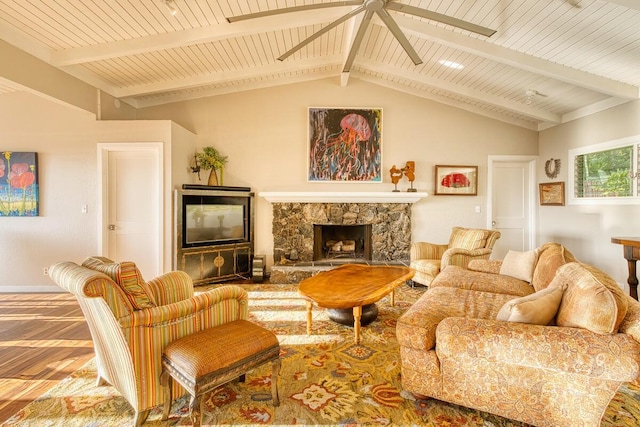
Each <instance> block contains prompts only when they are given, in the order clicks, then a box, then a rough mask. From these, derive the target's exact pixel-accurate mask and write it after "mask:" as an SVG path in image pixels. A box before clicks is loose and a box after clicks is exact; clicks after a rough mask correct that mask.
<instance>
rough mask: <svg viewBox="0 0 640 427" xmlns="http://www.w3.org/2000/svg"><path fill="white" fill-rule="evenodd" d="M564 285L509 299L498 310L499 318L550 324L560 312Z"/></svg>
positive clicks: (533, 323) (506, 320)
mask: <svg viewBox="0 0 640 427" xmlns="http://www.w3.org/2000/svg"><path fill="white" fill-rule="evenodd" d="M564 290H565V287H564V286H554V287H548V288H546V289H543V290H541V291H539V292H536V293H534V294H531V295H527V296H524V297H521V298H516V299H512V300H511V301H507V302H506V303H505V305H503V306H502V308H501V309H500V311H499V312H498V316H497V317H496V319H497V320H502V321H505V322H519V323H529V324H532V325H548V324H550V323H551V322H552V321H553V318H554V317H555V316H556V313H557V312H558V307H559V306H560V303H561V301H562V294H563V293H564Z"/></svg>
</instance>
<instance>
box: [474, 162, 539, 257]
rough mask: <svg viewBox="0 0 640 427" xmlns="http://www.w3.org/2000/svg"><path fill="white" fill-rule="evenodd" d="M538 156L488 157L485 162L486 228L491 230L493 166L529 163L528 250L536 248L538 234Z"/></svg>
mask: <svg viewBox="0 0 640 427" xmlns="http://www.w3.org/2000/svg"><path fill="white" fill-rule="evenodd" d="M537 161H538V156H530V155H522V156H520V155H490V156H488V160H487V210H486V212H487V228H488V229H492V228H493V224H492V221H493V166H494V164H495V163H506V162H528V163H529V248H528V249H534V248H536V247H537V239H536V236H537V234H538V230H537V221H536V213H537V209H536V200H537V199H536V195H537V192H536V187H537V186H536V183H537V179H536V170H537Z"/></svg>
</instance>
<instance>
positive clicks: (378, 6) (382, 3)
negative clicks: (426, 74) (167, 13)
mask: <svg viewBox="0 0 640 427" xmlns="http://www.w3.org/2000/svg"><path fill="white" fill-rule="evenodd" d="M341 6H357V7H356V8H355V9H353V10H352V11H350V12H349V13H347V14H345V15H344V16H342V17H340V18H338V19H336V20H335V21H333V22H331V23H330V24H329V25H327V26H326V27H324V28H322V29H321V30H319V31H317V32H315V33H314V34H312V35H311V36H309V37H307V38H306V39H304V40H303V41H301V42H300V43H298V44H297V45H296V46H294V47H293V48H291V49H290V50H288V51H287V52H285V53H283V54H282V55H280V57H278V60H280V61H284V60H285V59H286V58H288V57H289V56H291V55H292V54H293V53H295V52H296V51H298V50H299V49H301V48H302V47H304V46H306V45H307V44H309V43H311V42H312V41H313V40H315V39H317V38H318V37H320V36H321V35H323V34H325V33H327V32H328V31H330V30H332V29H333V28H335V27H337V26H338V25H340V24H342V23H343V22H345V21H347V20H349V19H351V18H353V17H355V16H357V15H359V14H360V13H362V12H364V17H363V18H362V22H361V23H360V26H359V27H358V31H357V32H356V35H355V38H354V40H353V44H352V45H351V50H350V51H349V55H348V56H347V60H346V61H345V64H344V68H343V70H342V71H343V72H344V73H348V72H349V71H350V70H351V66H352V65H353V61H354V59H355V56H356V54H357V53H358V49H359V48H360V44H361V43H362V39H363V38H364V35H365V32H366V30H367V28H368V26H369V24H370V23H371V19H372V18H373V15H374V14H375V15H378V17H380V19H381V20H382V22H384V24H385V25H386V26H387V28H388V29H389V31H391V33H392V34H393V36H394V37H395V38H396V40H398V42H399V43H400V45H401V46H402V48H403V49H404V51H405V52H406V53H407V55H409V57H410V58H411V60H412V61H413V63H414V64H415V65H419V64H422V59H421V58H420V56H418V53H417V52H416V51H415V49H414V48H413V46H411V44H410V43H409V40H407V37H406V36H405V35H404V33H403V32H402V30H401V29H400V27H399V26H398V24H397V23H396V21H395V20H394V19H393V18H392V17H391V15H390V14H389V11H390V10H392V11H394V12H401V13H406V14H409V15H414V16H418V17H420V18H425V19H429V20H431V21H437V22H441V23H443V24H447V25H451V26H454V27H458V28H461V29H463V30H467V31H470V32H473V33H477V34H481V35H483V36H487V37H491V36H492V35H493V34H495V30H492V29H490V28H486V27H482V26H480V25H476V24H473V23H471V22H467V21H463V20H461V19H457V18H454V17H452V16H447V15H443V14H440V13H437V12H432V11H429V10H426V9H421V8H419V7H415V6H409V5H407V4H402V3H398V2H396V1H394V0H353V1H336V2H331V3H316V4H308V5H303V6H294V7H286V8H282V9H273V10H266V11H264V12H256V13H250V14H247V15H239V16H233V17H230V18H227V21H228V22H230V23H232V22H238V21H244V20H247V19H255V18H263V17H265V16H272V15H279V14H283V13H290V12H301V11H305V10H313V9H323V8H328V7H341Z"/></svg>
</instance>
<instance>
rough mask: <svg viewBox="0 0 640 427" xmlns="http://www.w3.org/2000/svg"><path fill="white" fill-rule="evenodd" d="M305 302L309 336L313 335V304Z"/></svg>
mask: <svg viewBox="0 0 640 427" xmlns="http://www.w3.org/2000/svg"><path fill="white" fill-rule="evenodd" d="M305 302H306V303H307V335H311V320H312V319H313V315H312V314H311V309H312V308H313V303H312V302H311V301H305Z"/></svg>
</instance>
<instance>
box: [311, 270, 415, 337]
mask: <svg viewBox="0 0 640 427" xmlns="http://www.w3.org/2000/svg"><path fill="white" fill-rule="evenodd" d="M413 273H414V271H413V269H411V268H408V267H401V266H383V265H374V266H369V265H362V264H345V265H342V266H340V267H337V268H334V269H332V270H328V271H323V272H322V273H318V274H316V275H315V276H312V277H310V278H308V279H305V280H303V281H302V282H300V286H299V287H298V292H300V294H301V295H302V296H303V297H304V298H305V299H306V303H307V334H309V335H311V319H312V315H311V309H312V307H313V303H316V304H317V305H318V306H319V307H324V308H329V309H352V310H353V331H354V334H355V341H356V344H359V343H360V318H361V317H362V307H363V306H368V305H371V304H374V303H375V302H376V301H379V300H380V299H381V298H383V297H384V296H386V295H388V294H391V305H394V304H395V302H394V295H393V290H394V289H395V288H396V287H397V286H398V285H401V284H402V283H405V282H406V281H407V280H409V279H411V278H412V277H413Z"/></svg>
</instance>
